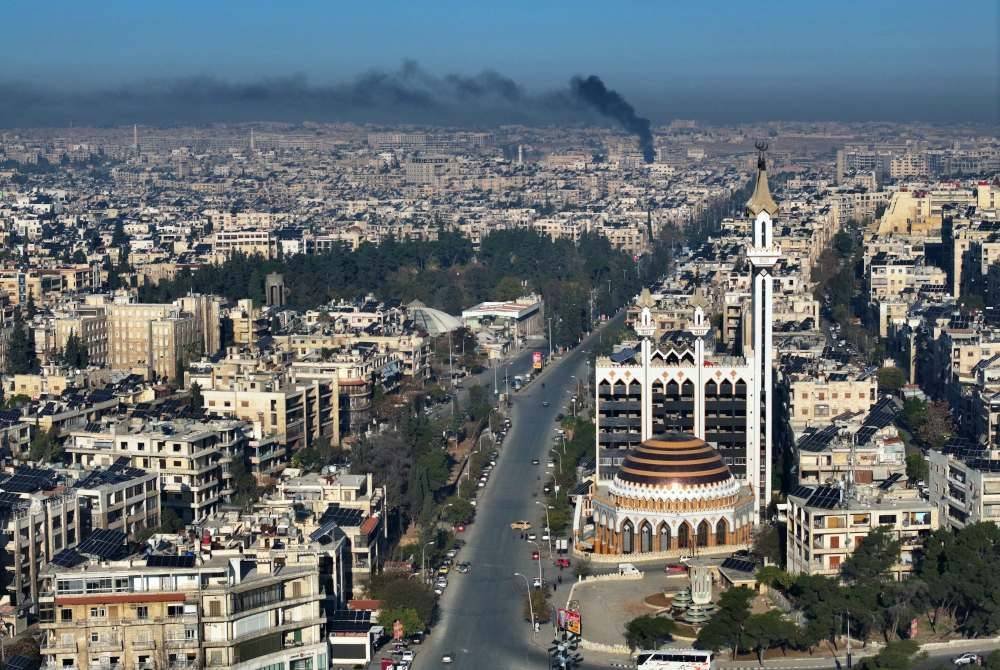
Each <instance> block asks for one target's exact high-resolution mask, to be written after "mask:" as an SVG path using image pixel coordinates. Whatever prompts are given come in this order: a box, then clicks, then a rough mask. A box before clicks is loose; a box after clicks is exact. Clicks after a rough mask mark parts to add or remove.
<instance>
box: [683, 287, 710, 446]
mask: <svg viewBox="0 0 1000 670" xmlns="http://www.w3.org/2000/svg"><path fill="white" fill-rule="evenodd" d="M691 305H692V306H693V307H694V314H693V315H692V317H691V321H689V322H688V325H687V329H688V332H689V333H691V334H692V335H694V365H695V373H694V374H695V379H694V388H695V392H694V436H695V437H697V438H699V439H702V440H704V439H705V336H706V335H708V331H709V330H710V329H711V325H710V324H709V323H708V322H707V321H705V300H704V299H703V298H702V297H701V294H696V295H695V296H694V297H693V298H692V299H691Z"/></svg>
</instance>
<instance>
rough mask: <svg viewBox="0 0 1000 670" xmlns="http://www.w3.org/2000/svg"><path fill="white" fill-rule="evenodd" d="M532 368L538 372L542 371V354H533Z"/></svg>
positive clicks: (538, 352)
mask: <svg viewBox="0 0 1000 670" xmlns="http://www.w3.org/2000/svg"><path fill="white" fill-rule="evenodd" d="M531 367H533V368H535V369H536V370H541V369H542V352H540V351H536V352H534V353H533V354H531Z"/></svg>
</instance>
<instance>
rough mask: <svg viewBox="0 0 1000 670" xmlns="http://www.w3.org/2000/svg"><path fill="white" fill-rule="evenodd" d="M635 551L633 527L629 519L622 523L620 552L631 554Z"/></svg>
mask: <svg viewBox="0 0 1000 670" xmlns="http://www.w3.org/2000/svg"><path fill="white" fill-rule="evenodd" d="M633 551H635V528H634V527H633V526H632V522H631V521H626V522H625V523H623V524H622V553H623V554H631V553H632V552H633Z"/></svg>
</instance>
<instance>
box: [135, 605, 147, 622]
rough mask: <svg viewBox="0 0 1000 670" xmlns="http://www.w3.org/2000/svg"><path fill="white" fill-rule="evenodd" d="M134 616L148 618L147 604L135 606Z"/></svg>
mask: <svg viewBox="0 0 1000 670" xmlns="http://www.w3.org/2000/svg"><path fill="white" fill-rule="evenodd" d="M135 616H136V617H137V618H139V619H148V618H149V608H148V607H147V606H145V605H140V606H139V607H136V608H135Z"/></svg>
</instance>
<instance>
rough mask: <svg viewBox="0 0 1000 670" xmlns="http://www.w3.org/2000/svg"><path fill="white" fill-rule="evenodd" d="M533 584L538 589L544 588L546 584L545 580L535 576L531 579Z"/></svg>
mask: <svg viewBox="0 0 1000 670" xmlns="http://www.w3.org/2000/svg"><path fill="white" fill-rule="evenodd" d="M531 585H532V586H534V587H535V588H536V589H540V588H542V586H544V585H545V582H543V581H542V580H541V579H539V578H538V577H535V578H534V579H532V580H531Z"/></svg>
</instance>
